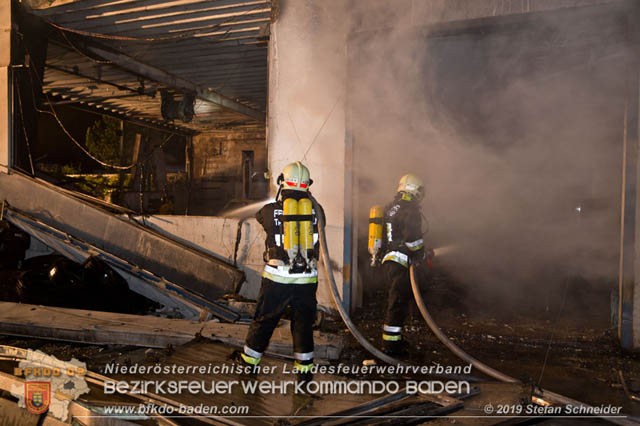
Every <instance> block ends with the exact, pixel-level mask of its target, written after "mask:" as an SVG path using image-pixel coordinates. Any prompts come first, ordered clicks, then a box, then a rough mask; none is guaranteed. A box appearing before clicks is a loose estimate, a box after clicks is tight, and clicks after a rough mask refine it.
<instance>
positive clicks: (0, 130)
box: [0, 0, 13, 173]
mask: <svg viewBox="0 0 640 426" xmlns="http://www.w3.org/2000/svg"><path fill="white" fill-rule="evenodd" d="M10 63H11V2H10V1H8V0H3V1H0V172H4V173H6V172H7V169H8V167H11V166H12V162H13V135H12V120H11V117H12V104H13V102H12V92H13V91H12V87H11V69H10V67H9V65H10Z"/></svg>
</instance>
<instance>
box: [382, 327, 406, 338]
mask: <svg viewBox="0 0 640 426" xmlns="http://www.w3.org/2000/svg"><path fill="white" fill-rule="evenodd" d="M382 340H386V341H389V342H395V341H398V340H402V327H398V326H395V325H387V324H385V325H384V326H383V327H382Z"/></svg>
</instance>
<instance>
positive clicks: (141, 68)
mask: <svg viewBox="0 0 640 426" xmlns="http://www.w3.org/2000/svg"><path fill="white" fill-rule="evenodd" d="M87 49H89V50H90V51H91V52H93V53H94V54H96V55H98V56H100V57H102V58H104V59H107V60H109V61H111V62H113V63H114V64H117V65H119V66H121V67H122V68H124V69H126V70H128V71H130V72H133V73H135V74H137V75H140V76H143V77H146V78H148V79H150V80H153V81H156V82H158V83H162V84H166V85H167V86H170V87H174V88H177V89H183V90H187V91H190V92H193V93H195V94H196V96H198V97H199V98H200V99H202V100H205V101H208V102H211V103H214V104H217V105H220V106H222V107H224V108H227V109H229V110H231V111H235V112H239V113H241V114H244V115H246V116H248V117H251V118H254V119H256V120H260V121H265V114H264V113H263V112H262V111H258V110H255V109H253V108H249V107H248V106H246V105H243V104H241V103H239V102H236V101H234V100H232V99H229V98H227V97H225V96H222V95H220V94H218V93H216V92H213V91H211V90H208V89H207V88H204V87H202V86H200V85H197V84H195V83H192V82H191V81H188V80H185V79H183V78H180V77H177V76H174V75H172V74H169V73H168V72H166V71H163V70H161V69H159V68H156V67H153V66H151V65H147V64H143V63H141V62H139V61H137V60H135V59H133V58H131V57H130V56H127V55H124V54H122V53H114V52H110V51H107V50H105V49H102V48H99V47H96V46H87Z"/></svg>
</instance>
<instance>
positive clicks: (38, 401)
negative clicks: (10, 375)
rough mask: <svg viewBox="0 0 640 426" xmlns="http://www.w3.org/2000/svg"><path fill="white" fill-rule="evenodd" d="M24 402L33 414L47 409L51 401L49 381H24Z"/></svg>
mask: <svg viewBox="0 0 640 426" xmlns="http://www.w3.org/2000/svg"><path fill="white" fill-rule="evenodd" d="M24 403H25V405H26V406H27V410H29V411H30V412H32V413H34V414H42V413H44V412H45V411H47V410H48V409H49V404H50V403H51V382H25V383H24Z"/></svg>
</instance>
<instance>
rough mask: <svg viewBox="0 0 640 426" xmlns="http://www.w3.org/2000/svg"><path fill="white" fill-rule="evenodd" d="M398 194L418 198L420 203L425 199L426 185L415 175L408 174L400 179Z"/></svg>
mask: <svg viewBox="0 0 640 426" xmlns="http://www.w3.org/2000/svg"><path fill="white" fill-rule="evenodd" d="M398 192H402V193H405V194H409V195H410V196H411V197H416V199H417V200H418V201H420V200H422V197H424V184H423V183H422V179H420V178H419V177H418V176H416V175H414V174H411V173H407V174H406V175H404V176H402V177H401V178H400V182H399V183H398Z"/></svg>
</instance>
